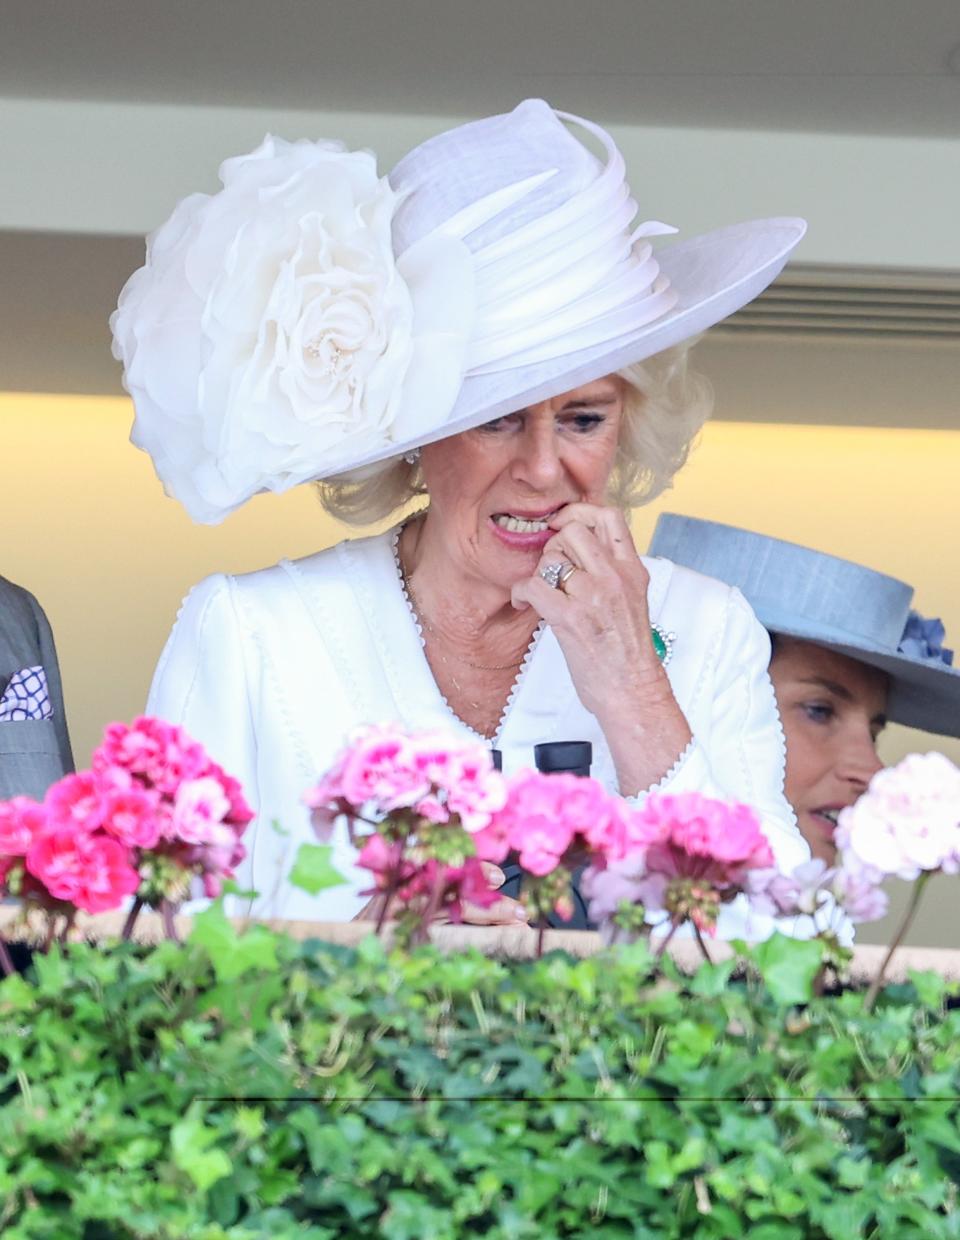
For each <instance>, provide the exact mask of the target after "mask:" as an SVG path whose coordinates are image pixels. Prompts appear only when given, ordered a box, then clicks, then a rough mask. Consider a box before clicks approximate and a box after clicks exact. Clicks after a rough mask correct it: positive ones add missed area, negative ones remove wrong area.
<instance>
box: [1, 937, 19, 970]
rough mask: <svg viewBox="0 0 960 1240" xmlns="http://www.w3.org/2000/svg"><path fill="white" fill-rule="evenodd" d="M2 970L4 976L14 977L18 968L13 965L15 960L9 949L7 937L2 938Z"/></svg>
mask: <svg viewBox="0 0 960 1240" xmlns="http://www.w3.org/2000/svg"><path fill="white" fill-rule="evenodd" d="M0 970H2V971H3V975H4V977H13V975H14V973H16V969H15V968H14V967H13V960H12V959H11V957H10V953H9V952H8V951H7V943H6V940H5V939H2V938H0Z"/></svg>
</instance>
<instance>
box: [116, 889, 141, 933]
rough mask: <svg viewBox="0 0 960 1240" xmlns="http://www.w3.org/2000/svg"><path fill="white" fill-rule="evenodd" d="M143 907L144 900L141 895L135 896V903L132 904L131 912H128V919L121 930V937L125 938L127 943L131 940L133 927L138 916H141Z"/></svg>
mask: <svg viewBox="0 0 960 1240" xmlns="http://www.w3.org/2000/svg"><path fill="white" fill-rule="evenodd" d="M142 908H143V901H142V900H141V899H140V897H139V896H136V897H135V898H134V901H133V905H132V906H131V909H130V912H129V913H128V914H127V920H126V921H125V922H124V923H123V930H122V931H121V932H120V938H121V939H123V941H124V942H125V943H128V942H129V941H130V936H131V935H132V934H133V927H134V925H135V923H136V920H137V918H138V917H139V916H140V910H141V909H142Z"/></svg>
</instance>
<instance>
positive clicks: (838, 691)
mask: <svg viewBox="0 0 960 1240" xmlns="http://www.w3.org/2000/svg"><path fill="white" fill-rule="evenodd" d="M770 679H771V680H772V681H773V687H774V690H775V692H776V695H777V705H778V706H779V708H780V717H781V719H782V720H783V731H784V736H785V739H786V745H787V771H786V783H785V791H786V795H787V800H788V801H789V802H790V804H791V805H792V806H793V808H794V811H795V812H796V815H797V823H798V825H799V827H800V831H801V834H802V835H803V837H804V838H805V839H806V841H807V843H808V844H809V845H810V850H811V852H812V853H813V855H814V856H815V857H821V858H822V859H823V860H824V861H827V862H828V863H829V862H832V861H833V859H834V857H835V855H836V846H835V845H834V842H833V836H834V831H835V830H836V824H837V815H838V814H839V812H840V810H841V809H844V808H845V807H846V806H848V805H852V804H853V803H854V801H856V799H857V798H858V797H859V796H860V795H861V793H862V792H863V791H864V790H865V789H866V786H867V784H868V783H869V782H870V780H871V778H872V777H873V776H874V775H875V774H876V772H877V771H878V770H880V768H881V766H882V765H883V764H882V763H881V761H880V759H879V758H878V757H877V744H876V742H877V737H878V736H879V735H880V732H881V731H882V730H883V727H884V724H885V723H886V707H887V678H886V676H885V675H884V674H883V672H880V671H878V670H877V669H876V668H873V667H868V666H867V665H866V664H865V663H859V662H857V661H856V660H855V659H849V658H847V657H846V656H845V655H842V654H837V653H836V652H835V651H832V650H825V649H824V648H823V647H822V646H815V645H814V644H813V643H812V642H804V641H797V640H795V639H793V638H788V637H777V639H776V643H775V647H774V654H773V658H772V659H771V661H770Z"/></svg>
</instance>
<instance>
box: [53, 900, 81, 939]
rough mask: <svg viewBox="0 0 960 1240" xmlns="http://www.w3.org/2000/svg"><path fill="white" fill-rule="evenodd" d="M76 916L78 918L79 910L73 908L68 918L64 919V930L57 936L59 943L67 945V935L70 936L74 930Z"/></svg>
mask: <svg viewBox="0 0 960 1240" xmlns="http://www.w3.org/2000/svg"><path fill="white" fill-rule="evenodd" d="M76 916H77V910H76V909H75V908H72V909H71V910H70V912H69V913H67V915H66V917H64V919H63V929H62V930H61V931H60V933H59V934H58V935H57V942H58V943H66V941H67V935H68V934H69V933H70V931H71V930H72V929H73V923H74V919H75V918H76Z"/></svg>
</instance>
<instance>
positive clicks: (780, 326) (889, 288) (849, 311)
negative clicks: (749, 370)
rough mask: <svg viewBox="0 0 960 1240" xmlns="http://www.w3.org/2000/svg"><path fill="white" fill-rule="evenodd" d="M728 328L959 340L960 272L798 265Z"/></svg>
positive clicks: (743, 332)
mask: <svg viewBox="0 0 960 1240" xmlns="http://www.w3.org/2000/svg"><path fill="white" fill-rule="evenodd" d="M714 330H715V331H717V332H721V333H723V334H729V335H731V336H733V335H760V334H776V335H785V336H798V337H809V338H812V339H823V338H825V337H831V336H833V337H845V338H848V339H855V338H858V337H859V338H865V339H875V340H881V339H882V340H897V339H899V340H905V341H911V342H914V343H916V342H917V341H921V340H926V341H930V342H939V343H954V344H955V343H957V342H960V272H926V271H897V270H889V271H884V270H879V269H873V268H857V267H850V268H841V267H814V266H807V267H803V266H794V267H789V268H787V270H786V271H785V272H784V273H783V274H782V275H781V276H780V277H779V279H778V280H776V281H775V283H774V284H772V285H771V286H770V288H768V289H767V290H766V291H765V292H763V293H761V294H760V296H759V297H758V298H757V299H756V300H755V301H752V302H751V303H750V304H749V305H748V306H745V307H744V308H743V309H742V310H740V311H738V312H737V313H736V314H734V315H732V316H731V317H730V318H729V319H726V320H724V322H723V323H722V324H720V325H719V326H718V327H717V328H715V329H714Z"/></svg>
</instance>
